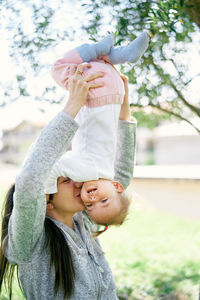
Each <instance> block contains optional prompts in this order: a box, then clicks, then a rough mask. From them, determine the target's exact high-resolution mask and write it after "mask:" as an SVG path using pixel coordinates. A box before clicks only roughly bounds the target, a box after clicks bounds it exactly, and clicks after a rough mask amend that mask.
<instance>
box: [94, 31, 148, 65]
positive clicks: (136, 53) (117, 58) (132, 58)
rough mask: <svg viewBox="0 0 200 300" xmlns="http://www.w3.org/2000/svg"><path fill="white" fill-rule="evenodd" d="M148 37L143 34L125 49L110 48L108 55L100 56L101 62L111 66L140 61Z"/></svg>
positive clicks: (146, 46)
mask: <svg viewBox="0 0 200 300" xmlns="http://www.w3.org/2000/svg"><path fill="white" fill-rule="evenodd" d="M149 39H150V36H149V34H148V33H147V32H143V33H142V34H141V35H140V36H139V37H137V38H136V39H135V40H134V41H133V42H132V43H130V44H129V45H128V46H125V47H112V48H111V50H110V52H109V54H108V55H104V56H101V57H100V58H102V59H103V60H105V61H107V62H110V63H111V64H113V65H115V64H123V63H125V62H131V63H134V62H136V61H138V60H139V59H140V57H141V56H142V55H143V54H144V52H145V51H146V49H147V48H148V44H149Z"/></svg>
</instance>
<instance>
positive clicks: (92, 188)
mask: <svg viewBox="0 0 200 300" xmlns="http://www.w3.org/2000/svg"><path fill="white" fill-rule="evenodd" d="M96 190H97V188H95V187H89V188H88V189H87V193H88V194H91V193H93V192H95V191H96Z"/></svg>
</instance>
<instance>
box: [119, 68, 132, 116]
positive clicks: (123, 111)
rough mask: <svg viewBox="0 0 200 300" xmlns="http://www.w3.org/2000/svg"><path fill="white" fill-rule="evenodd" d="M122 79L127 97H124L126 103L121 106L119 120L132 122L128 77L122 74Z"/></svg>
mask: <svg viewBox="0 0 200 300" xmlns="http://www.w3.org/2000/svg"><path fill="white" fill-rule="evenodd" d="M120 77H121V79H122V80H123V83H124V90H125V95H124V101H123V103H122V105H121V110H120V115H119V120H123V121H130V119H131V110H130V106H129V99H128V98H129V95H128V77H127V76H125V75H123V74H122V73H120Z"/></svg>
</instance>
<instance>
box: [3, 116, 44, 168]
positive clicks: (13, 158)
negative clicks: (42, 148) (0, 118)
mask: <svg viewBox="0 0 200 300" xmlns="http://www.w3.org/2000/svg"><path fill="white" fill-rule="evenodd" d="M44 126H45V124H44V123H38V122H37V123H34V122H30V121H26V120H25V121H22V122H21V123H20V124H18V125H17V126H16V127H15V128H11V129H6V130H3V131H2V137H1V150H0V162H3V163H9V164H15V165H20V164H21V163H22V161H23V159H24V157H25V156H26V152H27V151H28V148H29V146H30V145H31V143H32V142H33V141H34V140H35V139H36V137H37V136H38V135H39V134H40V132H41V130H42V128H43V127H44Z"/></svg>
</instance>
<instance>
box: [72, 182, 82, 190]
mask: <svg viewBox="0 0 200 300" xmlns="http://www.w3.org/2000/svg"><path fill="white" fill-rule="evenodd" d="M74 186H75V187H76V188H77V189H80V188H82V186H83V182H77V181H74Z"/></svg>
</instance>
